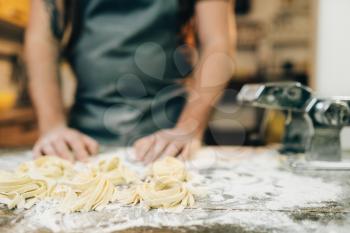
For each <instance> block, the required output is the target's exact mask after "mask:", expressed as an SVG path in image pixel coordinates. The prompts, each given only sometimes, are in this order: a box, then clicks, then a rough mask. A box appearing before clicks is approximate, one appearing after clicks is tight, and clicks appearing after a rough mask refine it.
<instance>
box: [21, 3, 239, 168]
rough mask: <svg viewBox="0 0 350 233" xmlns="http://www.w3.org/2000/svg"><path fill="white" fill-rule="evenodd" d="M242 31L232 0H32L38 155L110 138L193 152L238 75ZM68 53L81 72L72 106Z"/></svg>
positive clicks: (76, 152)
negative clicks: (67, 104)
mask: <svg viewBox="0 0 350 233" xmlns="http://www.w3.org/2000/svg"><path fill="white" fill-rule="evenodd" d="M192 32H193V35H194V36H192V37H191V33H192ZM235 37H236V31H235V22H234V16H233V2H231V1H230V0H197V1H195V0H132V1H130V0H77V1H70V0H32V6H31V14H30V21H29V25H28V28H27V31H26V35H25V58H26V63H27V69H28V75H29V88H30V93H31V97H32V101H33V104H34V106H35V110H36V114H37V117H38V122H39V130H40V138H39V139H38V141H37V142H36V144H35V146H34V148H33V152H34V154H35V155H36V156H41V155H57V156H60V157H62V158H65V159H69V160H81V161H85V160H87V159H88V157H89V156H90V155H93V154H96V153H97V152H98V146H99V144H108V145H114V146H133V147H134V149H135V154H136V157H137V158H138V159H139V160H140V161H143V162H144V163H150V162H152V161H154V160H156V159H158V158H160V157H162V156H164V155H166V156H174V157H178V156H180V157H182V158H188V157H189V155H190V154H191V153H193V151H194V150H196V149H198V148H199V146H200V144H201V143H200V142H201V140H202V137H203V132H204V130H205V128H206V126H207V122H208V118H209V115H210V113H211V110H212V108H213V106H214V104H215V102H216V101H217V100H218V98H219V97H220V95H221V94H222V92H223V90H224V88H225V85H226V84H227V82H228V81H229V80H230V78H231V76H232V73H233V69H234V62H233V58H234V47H235ZM189 42H192V43H189ZM62 58H65V59H66V61H68V63H69V64H70V66H71V68H72V70H73V72H74V74H75V77H76V80H77V89H76V94H75V102H74V105H73V107H72V108H71V110H70V111H69V113H66V112H65V109H64V107H63V103H62V96H61V90H60V82H59V76H60V73H59V64H60V61H61V60H62Z"/></svg>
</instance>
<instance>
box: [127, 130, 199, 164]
mask: <svg viewBox="0 0 350 233" xmlns="http://www.w3.org/2000/svg"><path fill="white" fill-rule="evenodd" d="M187 131H188V130H184V129H181V128H173V129H165V130H160V131H158V132H156V133H154V134H151V135H149V136H146V137H143V138H140V139H139V140H137V141H136V142H135V143H134V149H135V153H136V157H137V159H138V160H140V161H143V162H144V163H145V164H149V163H151V162H153V161H155V160H157V159H158V158H160V157H162V156H172V157H180V158H181V159H188V158H189V157H190V156H191V155H192V154H193V153H194V152H195V151H196V150H197V149H199V148H200V146H201V136H198V135H195V134H193V133H190V132H187Z"/></svg>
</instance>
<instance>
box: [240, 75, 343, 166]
mask: <svg viewBox="0 0 350 233" xmlns="http://www.w3.org/2000/svg"><path fill="white" fill-rule="evenodd" d="M237 98H238V101H239V102H240V103H241V104H246V105H250V106H255V107H261V108H266V109H278V110H282V111H283V112H284V113H285V114H286V123H285V132H284V136H283V141H282V148H281V149H280V152H281V153H283V154H290V153H304V154H305V156H304V159H305V161H303V162H300V161H298V162H295V163H294V164H293V166H295V167H299V168H300V167H303V168H312V169H326V170H328V169H330V170H334V169H335V170H350V162H346V161H344V158H342V148H341V139H340V134H341V131H342V129H343V128H344V127H346V126H350V97H330V98H318V97H315V95H314V93H313V91H312V90H311V89H310V88H308V87H306V86H303V85H301V84H300V83H298V82H275V83H265V84H247V85H244V86H243V87H242V89H241V91H240V92H239V94H238V96H237ZM340 161H341V163H339V162H340Z"/></svg>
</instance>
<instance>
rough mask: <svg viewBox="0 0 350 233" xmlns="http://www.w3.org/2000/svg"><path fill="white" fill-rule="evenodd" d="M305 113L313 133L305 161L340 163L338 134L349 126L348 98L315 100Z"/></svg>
mask: <svg viewBox="0 0 350 233" xmlns="http://www.w3.org/2000/svg"><path fill="white" fill-rule="evenodd" d="M306 112H307V113H308V115H309V116H310V118H311V120H312V123H313V129H314V133H313V136H312V140H311V144H310V149H309V151H308V153H307V154H306V159H307V160H310V161H315V160H316V161H341V159H342V151H341V144H340V133H341V130H342V129H343V127H345V126H348V125H350V98H347V97H335V98H330V99H318V98H315V99H314V100H313V101H312V102H310V103H309V106H308V107H307V108H306Z"/></svg>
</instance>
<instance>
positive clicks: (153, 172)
mask: <svg viewBox="0 0 350 233" xmlns="http://www.w3.org/2000/svg"><path fill="white" fill-rule="evenodd" d="M149 175H150V176H151V177H153V178H156V179H157V178H162V177H172V178H175V179H178V180H180V181H187V180H188V179H189V175H188V173H187V170H186V167H185V164H184V163H183V162H182V161H180V160H179V159H176V158H174V157H165V158H163V159H161V160H159V161H157V162H155V163H153V164H152V165H151V167H150V171H149Z"/></svg>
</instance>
